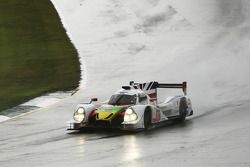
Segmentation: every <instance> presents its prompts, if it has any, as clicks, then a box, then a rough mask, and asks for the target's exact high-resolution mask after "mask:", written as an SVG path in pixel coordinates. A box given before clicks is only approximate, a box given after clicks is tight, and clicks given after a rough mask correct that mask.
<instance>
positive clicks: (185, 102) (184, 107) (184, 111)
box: [176, 98, 187, 122]
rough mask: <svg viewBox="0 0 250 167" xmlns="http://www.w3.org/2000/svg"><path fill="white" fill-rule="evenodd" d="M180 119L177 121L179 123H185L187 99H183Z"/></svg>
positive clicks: (180, 107)
mask: <svg viewBox="0 0 250 167" xmlns="http://www.w3.org/2000/svg"><path fill="white" fill-rule="evenodd" d="M179 113H180V115H179V117H178V118H177V119H176V121H177V122H183V121H185V119H186V116H187V101H186V99H185V98H181V100H180V106H179Z"/></svg>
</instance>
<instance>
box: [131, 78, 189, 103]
mask: <svg viewBox="0 0 250 167" xmlns="http://www.w3.org/2000/svg"><path fill="white" fill-rule="evenodd" d="M129 85H130V87H133V88H134V89H141V90H142V91H144V92H145V93H146V94H148V95H149V97H150V100H151V101H157V88H168V89H182V91H183V93H184V95H187V82H186V81H184V82H182V83H158V82H155V81H152V82H147V83H135V82H134V81H130V83H129Z"/></svg>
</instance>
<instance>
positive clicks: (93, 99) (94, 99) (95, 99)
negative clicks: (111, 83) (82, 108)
mask: <svg viewBox="0 0 250 167" xmlns="http://www.w3.org/2000/svg"><path fill="white" fill-rule="evenodd" d="M94 101H98V99H97V98H92V99H91V100H90V102H89V103H92V102H94Z"/></svg>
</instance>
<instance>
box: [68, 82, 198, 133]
mask: <svg viewBox="0 0 250 167" xmlns="http://www.w3.org/2000/svg"><path fill="white" fill-rule="evenodd" d="M160 88H180V89H182V90H183V95H176V96H171V97H167V98H166V99H165V101H163V102H159V103H158V99H157V90H158V89H160ZM191 115H193V109H192V105H191V100H190V98H188V96H187V82H183V83H181V84H163V83H158V82H156V81H153V82H147V83H135V82H134V81H131V82H130V84H129V86H122V89H121V90H118V91H117V92H115V93H114V94H113V95H112V96H111V97H110V99H109V100H108V101H107V103H97V98H92V99H91V101H90V102H89V103H81V104H78V105H77V107H76V109H75V112H74V115H73V119H72V120H70V121H69V122H67V130H81V129H84V128H118V129H121V130H129V131H133V130H140V129H145V130H147V129H150V128H152V127H155V125H158V124H161V123H164V122H166V121H167V120H176V121H180V122H181V121H184V120H185V119H186V117H188V116H191Z"/></svg>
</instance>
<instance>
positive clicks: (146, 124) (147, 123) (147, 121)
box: [144, 107, 152, 130]
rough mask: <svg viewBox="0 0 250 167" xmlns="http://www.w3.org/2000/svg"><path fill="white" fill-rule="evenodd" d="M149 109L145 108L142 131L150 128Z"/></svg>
mask: <svg viewBox="0 0 250 167" xmlns="http://www.w3.org/2000/svg"><path fill="white" fill-rule="evenodd" d="M151 114H152V113H151V109H150V108H149V107H147V108H146V110H145V112H144V130H148V129H149V128H150V127H151Z"/></svg>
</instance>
